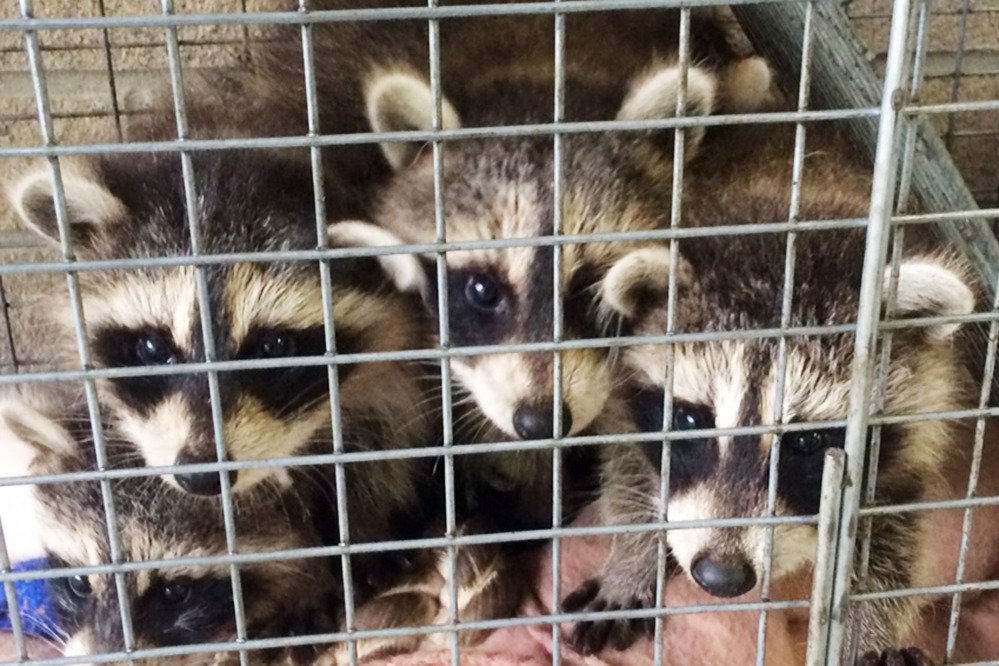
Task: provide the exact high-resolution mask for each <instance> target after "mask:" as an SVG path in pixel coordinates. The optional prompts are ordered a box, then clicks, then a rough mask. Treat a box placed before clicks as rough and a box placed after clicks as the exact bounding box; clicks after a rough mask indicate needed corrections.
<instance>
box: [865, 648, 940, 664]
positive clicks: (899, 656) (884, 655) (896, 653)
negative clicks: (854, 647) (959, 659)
mask: <svg viewBox="0 0 999 666" xmlns="http://www.w3.org/2000/svg"><path fill="white" fill-rule="evenodd" d="M857 666H933V660H932V659H930V658H929V656H928V655H927V654H926V653H925V652H923V651H922V650H920V649H919V648H917V647H907V648H902V649H901V650H895V649H888V650H885V651H884V652H881V653H880V654H879V653H878V652H876V651H874V650H872V651H870V652H868V653H866V654H864V655H863V656H862V657H860V658H859V659H857Z"/></svg>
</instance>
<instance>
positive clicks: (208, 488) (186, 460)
mask: <svg viewBox="0 0 999 666" xmlns="http://www.w3.org/2000/svg"><path fill="white" fill-rule="evenodd" d="M204 462H215V458H214V457H212V458H210V459H206V458H199V457H197V456H193V455H190V454H188V453H181V454H180V455H178V456H177V460H176V463H175V464H177V465H192V464H196V463H204ZM237 472H238V470H235V469H232V470H229V485H230V486H231V485H233V484H234V483H236V477H237ZM173 478H174V479H175V480H176V481H177V485H178V486H180V487H181V488H183V489H184V490H186V491H187V492H189V493H191V494H193V495H218V494H219V493H221V492H222V481H221V479H219V473H218V472H191V473H190V474H175V475H174V477H173Z"/></svg>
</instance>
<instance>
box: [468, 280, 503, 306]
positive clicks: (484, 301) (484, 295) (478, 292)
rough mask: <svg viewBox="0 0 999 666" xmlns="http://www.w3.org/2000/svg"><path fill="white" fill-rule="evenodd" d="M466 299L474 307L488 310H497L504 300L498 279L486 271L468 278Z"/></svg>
mask: <svg viewBox="0 0 999 666" xmlns="http://www.w3.org/2000/svg"><path fill="white" fill-rule="evenodd" d="M465 299H466V300H468V302H469V303H470V304H471V305H472V307H474V308H477V309H479V310H486V311H489V310H495V309H496V308H497V307H499V304H500V303H501V302H502V300H503V298H502V294H500V289H499V286H498V285H497V284H496V280H494V279H493V278H491V277H490V276H488V275H486V274H484V273H476V274H474V275H472V276H470V277H469V278H468V283H467V284H465Z"/></svg>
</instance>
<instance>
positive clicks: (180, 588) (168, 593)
mask: <svg viewBox="0 0 999 666" xmlns="http://www.w3.org/2000/svg"><path fill="white" fill-rule="evenodd" d="M190 596H191V586H190V585H188V584H187V583H184V582H179V581H174V582H172V583H167V584H166V585H165V586H164V587H163V600H164V601H166V602H167V603H168V604H182V603H184V602H185V601H187V598H188V597H190Z"/></svg>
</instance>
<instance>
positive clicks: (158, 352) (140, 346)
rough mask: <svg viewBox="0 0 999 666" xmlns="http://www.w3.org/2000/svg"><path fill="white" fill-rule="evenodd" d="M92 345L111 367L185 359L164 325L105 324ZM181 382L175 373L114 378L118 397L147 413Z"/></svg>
mask: <svg viewBox="0 0 999 666" xmlns="http://www.w3.org/2000/svg"><path fill="white" fill-rule="evenodd" d="M91 349H92V350H93V352H94V356H95V358H96V359H97V360H98V361H99V362H100V363H101V364H102V365H104V366H105V367H109V368H123V367H125V368H128V367H141V366H158V365H171V364H173V363H180V362H183V361H184V360H185V359H184V358H183V354H182V353H181V352H180V350H178V349H177V347H176V345H174V343H173V339H172V337H171V335H170V331H168V330H166V329H164V328H155V327H152V328H144V329H131V328H125V327H121V326H102V327H99V328H97V329H96V330H95V332H94V338H93V340H92V341H91ZM178 382H179V379H178V377H177V376H175V375H159V376H150V377H127V378H121V379H113V380H111V384H112V386H113V387H114V390H115V393H116V395H117V396H118V398H119V399H120V400H121V401H122V402H124V403H125V404H126V405H127V406H128V407H130V408H131V409H134V410H136V411H138V412H139V413H140V414H147V413H148V412H149V410H150V409H152V408H153V406H155V405H156V404H157V403H159V402H160V401H162V400H163V398H164V397H166V396H167V395H168V394H169V393H170V392H171V391H175V390H177V387H178V386H179V383H178Z"/></svg>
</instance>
